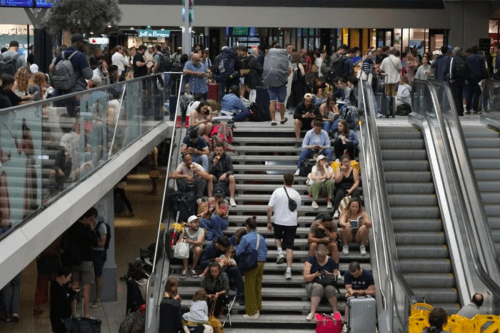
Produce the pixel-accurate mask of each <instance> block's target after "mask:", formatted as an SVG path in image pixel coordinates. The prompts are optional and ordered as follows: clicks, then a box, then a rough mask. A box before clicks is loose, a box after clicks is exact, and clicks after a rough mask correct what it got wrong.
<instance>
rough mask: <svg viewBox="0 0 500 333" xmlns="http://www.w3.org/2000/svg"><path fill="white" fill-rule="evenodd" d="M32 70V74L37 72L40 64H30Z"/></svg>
mask: <svg viewBox="0 0 500 333" xmlns="http://www.w3.org/2000/svg"><path fill="white" fill-rule="evenodd" d="M30 72H31V73H32V74H35V73H37V72H38V65H37V64H33V65H31V66H30Z"/></svg>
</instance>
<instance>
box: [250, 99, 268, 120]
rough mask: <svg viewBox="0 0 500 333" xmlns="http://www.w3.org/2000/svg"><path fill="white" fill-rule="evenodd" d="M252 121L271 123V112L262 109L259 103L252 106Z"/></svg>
mask: <svg viewBox="0 0 500 333" xmlns="http://www.w3.org/2000/svg"><path fill="white" fill-rule="evenodd" d="M249 109H250V111H251V115H250V121H269V120H271V115H270V114H269V111H267V112H266V111H265V110H264V109H262V107H261V106H260V105H259V104H257V103H252V104H250V108H249Z"/></svg>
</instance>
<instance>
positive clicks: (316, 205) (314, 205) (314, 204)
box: [311, 201, 319, 209]
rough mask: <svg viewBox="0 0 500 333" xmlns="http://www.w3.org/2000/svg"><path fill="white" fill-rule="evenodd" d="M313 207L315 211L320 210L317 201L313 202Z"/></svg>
mask: <svg viewBox="0 0 500 333" xmlns="http://www.w3.org/2000/svg"><path fill="white" fill-rule="evenodd" d="M311 207H312V208H313V209H318V208H319V206H318V203H317V202H316V201H313V202H312V204H311Z"/></svg>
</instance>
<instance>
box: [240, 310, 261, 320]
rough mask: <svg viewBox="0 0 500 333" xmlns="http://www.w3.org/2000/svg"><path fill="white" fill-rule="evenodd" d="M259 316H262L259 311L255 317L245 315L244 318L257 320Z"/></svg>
mask: <svg viewBox="0 0 500 333" xmlns="http://www.w3.org/2000/svg"><path fill="white" fill-rule="evenodd" d="M259 316H260V313H259V311H257V313H256V314H254V315H247V314H244V315H243V318H245V319H257V318H259Z"/></svg>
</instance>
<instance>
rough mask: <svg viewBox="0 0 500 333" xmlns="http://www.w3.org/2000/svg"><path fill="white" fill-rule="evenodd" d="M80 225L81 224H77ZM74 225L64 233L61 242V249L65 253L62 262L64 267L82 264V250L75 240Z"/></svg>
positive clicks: (62, 255)
mask: <svg viewBox="0 0 500 333" xmlns="http://www.w3.org/2000/svg"><path fill="white" fill-rule="evenodd" d="M75 223H80V222H75ZM74 226H75V225H74V224H73V225H72V226H71V227H70V228H69V229H68V230H66V231H65V232H64V234H63V235H62V240H61V248H62V250H63V253H62V254H61V261H62V264H63V266H67V267H71V266H73V265H75V266H76V265H80V263H81V262H82V257H81V255H80V248H79V246H78V242H77V240H76V239H75V232H74V231H73V230H74Z"/></svg>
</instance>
